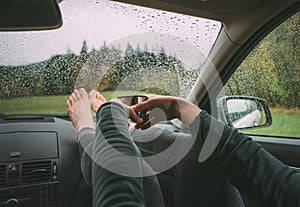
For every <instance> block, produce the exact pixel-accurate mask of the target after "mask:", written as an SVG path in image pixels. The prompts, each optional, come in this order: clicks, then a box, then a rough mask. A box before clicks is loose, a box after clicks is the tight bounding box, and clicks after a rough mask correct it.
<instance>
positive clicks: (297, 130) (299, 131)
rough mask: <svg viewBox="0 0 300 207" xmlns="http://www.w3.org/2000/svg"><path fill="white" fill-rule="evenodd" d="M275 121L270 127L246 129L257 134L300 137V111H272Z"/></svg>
mask: <svg viewBox="0 0 300 207" xmlns="http://www.w3.org/2000/svg"><path fill="white" fill-rule="evenodd" d="M272 118H273V123H272V125H271V126H270V127H266V128H261V129H251V130H244V131H242V132H244V133H247V134H256V135H277V136H287V137H297V138H300V113H299V112H297V113H287V112H272Z"/></svg>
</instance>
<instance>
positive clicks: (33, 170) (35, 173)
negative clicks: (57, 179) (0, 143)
mask: <svg viewBox="0 0 300 207" xmlns="http://www.w3.org/2000/svg"><path fill="white" fill-rule="evenodd" d="M48 181H51V161H39V162H27V163H23V165H22V183H23V184H27V183H39V182H48Z"/></svg>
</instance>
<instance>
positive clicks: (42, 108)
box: [0, 91, 300, 138]
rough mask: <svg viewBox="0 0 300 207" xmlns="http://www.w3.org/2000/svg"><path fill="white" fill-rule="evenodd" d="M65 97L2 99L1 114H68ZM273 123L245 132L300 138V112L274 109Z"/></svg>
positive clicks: (110, 94) (113, 94) (107, 94)
mask: <svg viewBox="0 0 300 207" xmlns="http://www.w3.org/2000/svg"><path fill="white" fill-rule="evenodd" d="M102 94H103V96H104V97H105V98H106V99H107V100H110V99H111V98H112V97H117V96H122V95H132V94H136V93H135V92H133V91H118V92H112V91H104V92H102ZM67 98H68V95H65V96H43V97H30V98H18V99H1V100H0V113H6V114H66V113H67V108H66V104H65V103H66V100H67ZM271 111H272V116H273V123H272V126H271V127H268V128H261V129H252V130H244V131H243V132H244V133H247V134H257V135H276V136H287V137H297V138H300V110H295V109H290V110H283V109H282V108H272V109H271Z"/></svg>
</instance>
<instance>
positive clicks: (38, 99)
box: [0, 91, 137, 114]
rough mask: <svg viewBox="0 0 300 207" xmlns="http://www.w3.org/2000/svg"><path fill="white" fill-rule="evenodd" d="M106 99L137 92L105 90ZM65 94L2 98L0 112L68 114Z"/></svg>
mask: <svg viewBox="0 0 300 207" xmlns="http://www.w3.org/2000/svg"><path fill="white" fill-rule="evenodd" d="M101 94H102V95H103V96H104V97H105V98H106V100H110V99H111V98H112V97H117V96H124V95H133V94H137V93H136V92H134V91H117V92H114V91H103V92H102V93H101ZM68 97H69V95H64V96H34V97H30V98H15V99H0V113H5V114H67V107H66V100H67V99H68Z"/></svg>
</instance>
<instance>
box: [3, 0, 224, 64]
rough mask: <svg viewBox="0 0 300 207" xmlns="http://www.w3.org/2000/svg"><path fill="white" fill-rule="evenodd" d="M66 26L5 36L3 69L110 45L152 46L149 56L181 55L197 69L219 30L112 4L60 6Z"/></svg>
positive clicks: (73, 0)
mask: <svg viewBox="0 0 300 207" xmlns="http://www.w3.org/2000/svg"><path fill="white" fill-rule="evenodd" d="M60 8H61V11H62V15H63V26H62V27H61V28H59V29H57V30H52V31H35V32H0V39H1V41H0V48H1V53H0V65H21V64H29V63H33V62H38V61H42V60H46V59H48V58H50V57H51V56H52V55H55V54H63V53H66V52H67V50H68V49H70V50H71V51H73V52H75V53H79V51H80V49H81V47H82V42H83V41H84V40H86V41H87V44H88V48H89V49H91V48H92V47H95V48H100V46H101V45H103V43H104V42H106V43H107V44H108V45H115V46H120V47H121V48H122V47H126V45H127V43H128V42H130V43H131V44H132V45H133V46H134V45H136V44H139V45H140V47H141V48H142V49H143V45H144V44H145V43H147V45H148V49H149V50H152V49H154V50H156V51H159V50H160V47H161V46H163V47H164V48H165V50H166V52H167V53H169V54H172V55H176V56H177V57H178V58H180V59H182V61H183V62H189V64H191V65H194V64H197V61H196V59H198V58H199V56H201V55H202V54H204V55H207V54H208V52H209V49H210V47H211V44H212V43H213V41H214V39H215V38H216V35H217V31H219V28H220V24H219V23H217V22H214V21H207V20H203V19H199V18H195V17H189V16H185V15H180V14H174V13H169V12H164V11H157V10H150V9H146V8H142V7H135V6H130V5H125V4H120V3H116V2H111V1H107V0H64V1H62V2H61V3H60Z"/></svg>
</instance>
